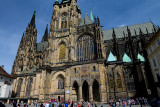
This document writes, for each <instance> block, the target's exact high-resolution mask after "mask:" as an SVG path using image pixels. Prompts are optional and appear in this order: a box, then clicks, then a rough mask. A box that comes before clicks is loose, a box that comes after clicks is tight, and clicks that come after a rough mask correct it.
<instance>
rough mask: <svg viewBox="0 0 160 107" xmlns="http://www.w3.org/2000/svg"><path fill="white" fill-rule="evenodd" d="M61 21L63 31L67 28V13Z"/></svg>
mask: <svg viewBox="0 0 160 107" xmlns="http://www.w3.org/2000/svg"><path fill="white" fill-rule="evenodd" d="M61 19H62V20H61V29H63V28H67V13H64V14H63V15H62V18H61Z"/></svg>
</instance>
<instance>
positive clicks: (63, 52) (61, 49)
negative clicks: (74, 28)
mask: <svg viewBox="0 0 160 107" xmlns="http://www.w3.org/2000/svg"><path fill="white" fill-rule="evenodd" d="M65 56H66V45H65V44H64V43H61V44H60V46H59V59H63V58H65Z"/></svg>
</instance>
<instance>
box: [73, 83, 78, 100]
mask: <svg viewBox="0 0 160 107" xmlns="http://www.w3.org/2000/svg"><path fill="white" fill-rule="evenodd" d="M78 96H79V94H78V83H77V82H75V83H74V84H73V88H72V101H79V97H78Z"/></svg>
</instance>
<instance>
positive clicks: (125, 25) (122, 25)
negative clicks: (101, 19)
mask: <svg viewBox="0 0 160 107" xmlns="http://www.w3.org/2000/svg"><path fill="white" fill-rule="evenodd" d="M124 26H126V25H125V24H122V25H120V26H118V27H124Z"/></svg>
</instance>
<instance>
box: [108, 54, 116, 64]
mask: <svg viewBox="0 0 160 107" xmlns="http://www.w3.org/2000/svg"><path fill="white" fill-rule="evenodd" d="M107 61H108V62H111V61H117V59H116V58H115V57H114V55H113V54H112V52H110V53H109V57H108V60H107Z"/></svg>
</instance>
